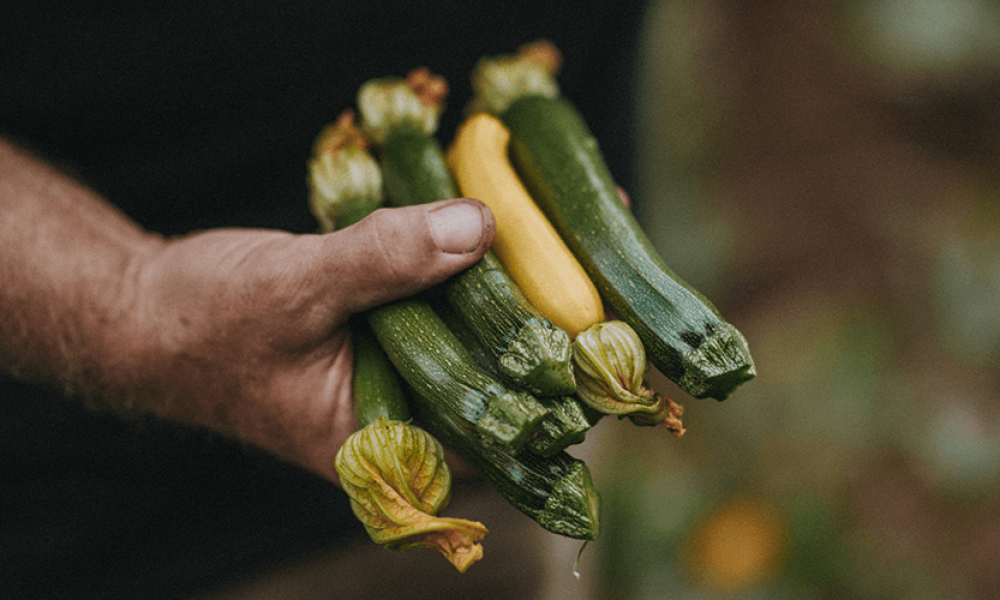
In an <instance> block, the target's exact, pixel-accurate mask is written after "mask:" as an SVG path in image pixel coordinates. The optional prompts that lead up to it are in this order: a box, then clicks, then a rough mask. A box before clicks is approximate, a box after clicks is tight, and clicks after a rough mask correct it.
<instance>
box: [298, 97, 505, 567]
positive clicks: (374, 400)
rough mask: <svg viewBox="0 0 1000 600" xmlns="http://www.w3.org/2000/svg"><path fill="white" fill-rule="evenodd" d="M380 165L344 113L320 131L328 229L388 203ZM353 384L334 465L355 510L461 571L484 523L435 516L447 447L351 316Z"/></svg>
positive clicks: (320, 192)
mask: <svg viewBox="0 0 1000 600" xmlns="http://www.w3.org/2000/svg"><path fill="white" fill-rule="evenodd" d="M378 176H379V172H378V168H377V166H376V165H375V163H374V160H373V159H372V158H371V157H370V156H369V155H368V153H367V151H366V150H365V148H364V144H363V139H362V138H361V137H360V136H359V135H358V132H357V130H356V129H355V128H354V126H353V116H352V115H351V114H350V113H345V115H343V116H342V118H341V119H339V120H338V122H337V123H336V125H334V126H332V127H330V128H327V129H326V130H324V131H323V132H322V133H321V135H320V136H319V139H318V143H317V144H316V148H315V150H314V158H313V160H311V161H310V179H309V181H310V190H311V196H310V204H311V206H312V208H313V212H314V213H315V214H316V217H317V219H318V220H319V221H320V222H321V224H322V225H321V227H322V228H328V227H329V228H332V227H334V226H335V225H334V224H335V223H336V224H339V225H340V226H347V225H349V224H350V223H353V222H355V221H356V220H358V219H359V218H361V217H363V216H364V214H367V212H370V211H371V210H374V208H376V207H377V206H378V205H379V204H380V203H381V191H380V182H379V180H378ZM350 327H351V337H352V342H353V346H354V347H353V350H354V352H353V357H354V362H353V366H354V370H353V374H352V386H353V387H352V392H353V398H354V408H355V416H356V418H357V422H358V427H359V429H358V431H356V432H355V433H353V434H352V435H351V436H350V437H349V438H348V439H347V440H346V441H345V442H344V445H343V446H341V447H340V449H339V450H338V451H337V455H336V457H335V459H334V467H335V469H336V471H337V475H338V477H339V479H340V484H341V486H342V487H343V488H344V491H345V492H346V493H347V495H348V497H349V498H350V502H351V510H352V511H353V512H354V514H355V516H357V518H358V520H359V521H361V523H362V524H363V525H364V527H365V530H366V531H367V532H368V535H369V537H371V539H372V540H373V541H374V542H376V543H378V544H381V545H383V546H385V547H386V548H388V549H390V550H414V549H417V548H435V549H437V550H439V551H440V552H441V553H442V554H443V555H444V556H445V558H447V559H448V561H449V562H451V563H452V564H453V565H454V566H455V568H457V569H458V570H459V571H460V572H464V571H465V570H467V569H468V568H469V567H470V566H471V565H472V564H473V563H475V562H476V561H478V560H479V559H480V558H482V556H483V548H482V546H480V545H479V542H480V540H482V539H483V537H484V536H485V535H486V533H487V531H486V528H485V527H484V526H483V525H482V523H476V522H473V521H467V520H464V519H455V518H442V517H437V516H436V515H437V513H438V512H439V511H440V510H442V509H443V508H444V507H445V506H446V505H447V504H448V501H449V499H450V495H451V471H450V470H449V469H448V465H447V463H445V460H444V448H442V446H441V444H440V443H439V442H438V441H437V440H436V439H435V438H434V437H433V436H432V435H431V434H430V433H428V432H427V431H425V430H423V429H420V428H419V427H416V426H414V425H412V424H410V410H409V405H408V403H407V400H406V394H405V392H404V388H403V385H402V382H401V381H400V379H399V377H398V376H397V374H396V372H395V370H394V369H393V368H392V365H391V364H390V363H389V361H388V359H387V358H386V356H385V354H384V353H383V352H382V350H381V348H380V347H379V346H378V344H377V342H376V341H375V338H374V336H373V335H372V334H371V332H370V331H368V330H367V328H366V327H365V323H364V320H363V319H361V318H357V317H355V318H352V321H351V322H350Z"/></svg>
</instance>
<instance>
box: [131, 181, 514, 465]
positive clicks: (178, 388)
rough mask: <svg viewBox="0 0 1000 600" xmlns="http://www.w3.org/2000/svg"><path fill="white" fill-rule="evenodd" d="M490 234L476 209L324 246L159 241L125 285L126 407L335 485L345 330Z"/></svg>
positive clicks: (275, 235) (292, 239)
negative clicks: (197, 429) (129, 319)
mask: <svg viewBox="0 0 1000 600" xmlns="http://www.w3.org/2000/svg"><path fill="white" fill-rule="evenodd" d="M494 230H495V223H494V221H493V216H492V214H491V213H490V211H489V209H487V208H486V207H485V206H484V205H482V204H481V203H480V202H478V201H475V200H465V199H455V200H444V201H441V202H437V203H434V204H429V205H424V206H413V207H406V208H393V209H382V210H379V211H376V212H375V213H373V214H372V215H371V216H369V217H368V218H366V219H364V220H362V221H360V222H359V223H357V224H356V225H354V226H351V227H348V228H346V229H343V230H340V231H337V232H335V233H331V234H326V235H293V234H289V233H284V232H278V231H264V230H216V231H208V232H204V233H199V234H195V235H192V236H190V237H185V238H180V239H177V240H172V241H169V242H167V243H166V244H165V245H164V247H163V248H162V250H161V251H160V252H157V253H155V254H154V255H152V258H150V259H149V260H148V261H147V262H146V263H145V264H144V265H143V266H142V268H141V269H140V270H139V271H138V275H137V278H136V280H135V284H134V288H135V291H134V295H133V298H132V300H131V303H132V307H133V309H134V314H135V319H134V325H133V326H134V330H133V331H132V333H131V334H130V335H129V337H130V338H131V339H132V340H134V342H133V343H135V347H133V348H131V349H130V350H131V351H129V352H127V357H126V358H125V359H123V360H124V364H123V365H121V366H122V368H123V370H124V372H126V373H129V374H130V378H131V385H129V386H128V388H129V389H130V390H131V394H130V398H129V401H130V402H131V403H132V404H134V405H136V408H139V409H146V410H148V411H151V412H154V413H156V414H160V415H162V416H164V417H166V418H170V419H173V420H177V421H180V422H184V423H189V424H193V425H197V426H203V427H206V428H209V429H211V430H214V431H217V432H219V433H222V434H223V435H227V436H230V437H234V438H236V439H239V440H242V441H244V442H246V443H248V444H251V445H254V446H257V447H260V448H262V449H264V450H266V451H269V452H271V453H273V454H275V455H278V456H280V457H282V458H284V459H286V460H288V461H290V462H292V463H295V464H298V465H300V466H302V467H304V468H306V469H309V470H311V471H313V472H316V473H318V474H320V475H321V476H323V477H326V478H329V479H331V480H333V481H336V480H337V475H336V472H335V470H334V456H335V454H336V451H337V449H338V448H339V447H340V446H341V445H342V444H343V442H344V440H345V439H346V438H347V437H348V436H349V435H350V434H351V433H352V432H353V431H354V430H355V429H356V425H355V419H354V415H353V407H352V402H351V372H352V352H351V343H350V338H349V335H348V332H347V328H346V327H345V323H346V320H347V318H348V316H349V315H351V314H352V313H355V312H359V311H363V310H366V309H368V308H371V307H373V306H376V305H379V304H382V303H385V302H389V301H392V300H395V299H398V298H401V297H405V296H409V295H412V294H414V293H416V292H419V291H421V290H423V289H425V288H427V287H429V286H432V285H434V284H436V283H438V282H440V281H443V280H444V279H446V278H447V277H449V276H450V275H452V274H454V273H456V272H458V271H460V270H462V269H464V268H466V267H468V266H471V265H472V264H473V263H474V262H475V261H477V260H479V258H480V257H482V255H483V253H484V252H485V251H486V249H487V248H488V247H489V245H490V243H491V242H492V239H493V233H494Z"/></svg>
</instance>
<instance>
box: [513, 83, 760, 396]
mask: <svg viewBox="0 0 1000 600" xmlns="http://www.w3.org/2000/svg"><path fill="white" fill-rule="evenodd" d="M501 119H502V120H503V121H504V123H505V124H506V125H507V127H508V128H509V129H510V131H511V159H512V162H513V163H514V164H515V168H516V169H517V170H518V172H519V173H520V174H521V176H522V177H523V179H524V181H525V187H527V188H528V189H529V190H530V191H531V193H532V196H533V197H534V198H535V200H536V201H537V202H538V204H539V206H540V207H541V208H542V211H543V212H545V213H546V215H547V216H548V217H549V219H550V220H551V221H552V223H553V225H554V226H555V227H556V229H557V230H558V231H559V232H560V234H561V235H562V236H563V238H564V239H565V240H566V244H567V245H568V246H569V247H570V249H571V250H572V251H573V253H574V254H575V255H576V256H577V258H578V260H580V263H581V264H582V265H583V266H584V268H585V269H586V270H587V273H588V274H589V275H590V276H591V278H592V279H593V281H594V283H595V284H596V285H597V288H598V290H599V291H600V293H601V296H602V297H603V298H604V300H605V302H607V303H608V305H609V306H610V307H611V309H612V310H613V311H614V313H615V314H616V315H617V316H618V318H619V319H621V320H622V321H624V322H626V323H628V324H629V325H631V326H632V328H633V329H635V331H636V333H638V334H639V337H640V339H642V342H643V345H645V346H646V349H647V352H648V355H649V358H650V361H651V362H652V363H653V365H654V366H656V368H658V369H659V370H660V371H661V372H662V373H663V374H664V375H666V376H667V377H669V378H670V379H671V380H673V381H674V382H676V383H677V384H678V385H679V386H680V388H681V389H683V390H684V391H686V392H688V393H689V394H691V395H692V396H695V397H698V398H704V397H712V398H716V399H718V400H725V399H726V398H727V397H729V395H730V394H731V393H732V392H733V391H734V390H735V389H736V388H737V387H739V386H740V385H741V384H743V383H744V382H746V381H748V380H750V379H752V378H753V377H754V376H755V375H756V370H755V367H754V363H753V359H752V358H751V356H750V351H749V349H748V347H747V343H746V340H745V339H744V338H743V335H742V334H740V332H739V331H737V330H736V328H735V327H733V326H732V325H731V324H729V323H727V322H726V321H724V320H723V319H722V317H721V316H720V314H719V312H718V310H717V309H716V308H715V306H713V305H712V304H711V303H710V302H709V301H708V300H707V299H706V298H704V297H703V296H702V295H701V294H700V293H698V292H697V291H695V290H694V289H693V288H691V286H689V285H688V284H687V283H685V282H684V281H682V280H681V279H680V278H679V277H678V276H677V275H675V274H674V273H673V272H672V271H671V270H670V269H669V268H668V267H667V266H666V264H665V263H664V262H663V260H662V259H661V258H660V256H659V255H658V254H657V252H656V250H655V249H654V248H653V245H652V243H651V242H650V241H649V239H648V238H647V237H646V235H645V233H644V232H643V231H642V229H641V228H640V226H639V225H638V223H637V222H636V220H635V217H634V216H633V215H632V213H631V212H630V211H629V210H628V209H627V208H626V207H625V206H624V205H623V204H622V202H621V199H620V197H619V195H618V191H617V188H616V186H615V183H614V180H613V179H612V178H611V175H610V174H609V173H608V170H607V167H606V165H605V163H604V159H603V157H602V156H601V154H600V151H599V149H598V147H597V143H596V141H595V140H594V138H593V136H592V135H591V134H590V132H589V130H588V129H587V127H586V124H585V123H584V122H583V119H582V118H581V117H580V115H579V114H578V113H577V111H576V110H575V108H574V107H573V106H571V105H570V103H569V102H567V101H566V100H565V99H562V98H547V97H543V96H537V95H530V96H523V97H521V98H520V99H518V100H515V101H514V102H513V103H512V104H511V105H510V106H509V107H508V108H507V110H506V111H505V112H504V113H503V114H502V115H501Z"/></svg>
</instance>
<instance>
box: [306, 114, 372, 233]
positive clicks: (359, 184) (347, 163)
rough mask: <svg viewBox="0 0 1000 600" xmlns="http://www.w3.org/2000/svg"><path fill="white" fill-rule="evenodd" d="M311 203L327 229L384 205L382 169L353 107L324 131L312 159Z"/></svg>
mask: <svg viewBox="0 0 1000 600" xmlns="http://www.w3.org/2000/svg"><path fill="white" fill-rule="evenodd" d="M308 183H309V207H310V209H312V213H313V215H314V216H315V217H316V220H317V221H319V223H320V229H321V230H322V231H323V232H330V231H333V230H334V229H342V228H344V227H346V226H347V225H350V224H351V223H353V222H355V221H357V220H359V219H360V218H362V217H363V216H364V215H367V214H368V213H370V212H371V211H372V210H373V208H374V207H378V206H381V205H382V171H381V169H380V168H379V166H378V163H377V162H376V161H375V159H374V158H373V157H372V155H371V153H369V152H368V142H367V140H366V139H365V138H364V136H363V135H362V134H361V132H360V131H359V130H358V129H357V127H356V126H355V124H354V113H353V111H344V112H343V113H342V114H341V115H340V117H339V118H338V119H337V121H336V123H334V124H331V125H328V126H327V127H325V128H324V129H323V131H321V132H320V134H319V136H318V137H317V139H316V143H315V145H314V147H313V155H312V157H311V158H310V160H309V179H308Z"/></svg>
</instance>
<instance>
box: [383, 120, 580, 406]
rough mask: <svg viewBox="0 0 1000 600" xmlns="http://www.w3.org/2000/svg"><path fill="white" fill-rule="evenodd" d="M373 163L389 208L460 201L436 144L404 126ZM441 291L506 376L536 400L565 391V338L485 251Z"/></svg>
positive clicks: (569, 369)
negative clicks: (378, 168) (378, 167)
mask: <svg viewBox="0 0 1000 600" xmlns="http://www.w3.org/2000/svg"><path fill="white" fill-rule="evenodd" d="M379 160H380V164H381V166H382V174H383V179H384V189H385V196H386V202H387V203H388V204H390V205H392V206H409V205H413V204H425V203H428V202H434V201H436V200H443V199H446V198H455V197H458V196H460V193H459V190H458V187H457V186H456V185H455V182H454V179H453V178H452V177H451V174H450V173H449V171H448V167H447V163H446V161H445V157H444V154H443V152H442V149H441V146H440V144H439V143H438V141H437V139H436V138H434V136H432V135H429V134H427V133H425V132H424V131H422V130H420V129H418V128H417V127H414V126H411V125H409V124H408V123H406V122H404V123H402V124H400V125H398V126H396V127H393V128H392V129H391V130H389V132H388V133H387V135H386V137H385V139H384V140H383V141H382V142H381V143H380V144H379ZM444 289H445V292H446V295H447V298H448V301H449V302H451V304H452V305H453V306H454V307H455V308H456V309H457V310H458V311H459V313H460V314H461V315H462V317H463V319H464V320H465V321H466V322H467V323H468V324H469V326H470V327H471V328H472V330H473V331H474V332H475V334H476V335H477V336H478V337H479V338H480V340H481V341H482V343H483V345H484V346H485V347H486V349H487V350H488V351H489V352H490V353H491V354H492V355H493V356H494V357H495V360H496V362H497V364H498V365H499V366H500V370H501V372H502V373H503V374H504V375H505V376H506V377H508V378H509V379H511V380H512V381H515V382H516V383H517V384H518V385H519V386H521V387H523V388H524V389H525V390H527V391H529V392H531V393H533V394H537V395H561V394H570V393H572V392H573V390H574V389H575V386H576V384H575V381H574V379H573V366H572V356H573V355H572V340H570V337H569V334H568V333H567V332H566V331H565V330H563V329H562V328H559V327H556V326H555V325H553V324H552V322H551V321H550V320H549V319H548V318H547V317H545V316H544V315H542V314H541V313H540V312H539V311H538V310H536V309H535V308H534V307H533V306H532V305H531V304H530V303H529V302H528V300H527V299H526V298H525V297H524V294H523V293H521V290H520V289H519V288H518V287H517V284H516V283H515V282H514V280H513V279H512V278H511V277H510V275H509V274H508V273H507V271H506V269H504V267H503V265H501V264H500V261H499V260H498V259H497V258H496V257H495V256H494V255H493V252H492V251H488V252H487V253H486V256H484V257H483V259H482V260H481V261H480V262H479V263H477V264H476V265H473V266H472V267H470V268H469V269H467V270H466V271H464V272H462V273H460V274H458V275H456V276H455V277H453V278H451V279H450V280H449V281H447V282H446V283H445V284H444Z"/></svg>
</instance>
